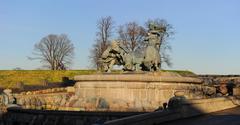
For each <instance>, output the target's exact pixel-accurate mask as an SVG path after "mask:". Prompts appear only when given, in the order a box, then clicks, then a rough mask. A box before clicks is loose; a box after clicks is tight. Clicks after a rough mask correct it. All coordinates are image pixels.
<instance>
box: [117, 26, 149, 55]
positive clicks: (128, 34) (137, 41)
mask: <svg viewBox="0 0 240 125" xmlns="http://www.w3.org/2000/svg"><path fill="white" fill-rule="evenodd" d="M118 35H119V39H120V40H121V41H122V42H123V45H124V46H125V47H126V48H127V49H129V50H130V51H136V50H138V49H141V48H142V47H143V46H144V43H143V41H144V36H145V35H146V31H145V29H144V28H143V27H142V26H139V25H138V24H137V23H136V22H129V23H126V24H125V25H120V26H119V29H118Z"/></svg>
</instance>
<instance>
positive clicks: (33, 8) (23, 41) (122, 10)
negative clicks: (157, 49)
mask: <svg viewBox="0 0 240 125" xmlns="http://www.w3.org/2000/svg"><path fill="white" fill-rule="evenodd" d="M104 16H112V17H113V20H114V21H115V25H116V26H118V25H120V24H124V23H126V22H129V21H137V22H138V23H139V24H143V23H144V22H145V21H146V20H147V19H149V18H151V19H154V18H161V19H166V20H167V21H168V22H169V23H170V24H172V25H173V26H174V28H175V31H176V34H175V36H174V38H173V39H170V41H169V42H170V44H171V46H172V52H171V58H172V62H173V67H171V68H167V69H181V70H191V71H193V72H196V73H204V74H206V73H207V74H212V73H215V74H240V1H239V0H85V1H83V0H0V43H1V44H0V57H1V59H0V69H13V68H16V67H20V68H22V69H36V68H39V67H41V64H40V63H39V62H38V61H30V60H28V59H27V57H28V56H31V55H32V54H31V53H32V50H33V46H34V44H35V43H36V42H39V41H40V39H41V38H42V37H44V36H46V35H48V34H61V33H65V34H68V36H69V38H70V39H71V40H72V42H73V43H74V45H75V48H76V49H75V53H76V54H75V59H74V62H73V63H74V64H73V66H72V69H86V68H88V67H89V65H90V64H89V59H88V56H89V49H90V48H91V47H92V44H93V43H94V40H95V38H96V37H95V34H96V22H97V20H98V19H99V18H100V17H104Z"/></svg>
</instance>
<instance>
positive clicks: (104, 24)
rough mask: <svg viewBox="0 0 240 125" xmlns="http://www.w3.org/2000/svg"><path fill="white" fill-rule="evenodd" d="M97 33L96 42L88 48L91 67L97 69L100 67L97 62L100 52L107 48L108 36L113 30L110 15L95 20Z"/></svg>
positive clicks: (109, 36)
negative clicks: (91, 47)
mask: <svg viewBox="0 0 240 125" xmlns="http://www.w3.org/2000/svg"><path fill="white" fill-rule="evenodd" d="M97 30H98V31H97V33H96V37H97V38H96V43H95V44H94V45H93V49H91V50H90V54H91V55H90V60H91V63H92V65H93V67H95V68H97V69H102V68H103V67H102V65H101V63H99V61H98V60H99V58H100V57H101V55H102V53H103V52H104V51H105V50H106V49H107V47H108V45H109V43H110V38H111V36H112V30H113V20H112V17H110V16H108V17H103V18H101V19H100V20H99V21H98V22H97Z"/></svg>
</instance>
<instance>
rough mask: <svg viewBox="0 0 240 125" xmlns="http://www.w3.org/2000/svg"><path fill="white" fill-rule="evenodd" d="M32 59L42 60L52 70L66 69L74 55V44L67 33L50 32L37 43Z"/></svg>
mask: <svg viewBox="0 0 240 125" xmlns="http://www.w3.org/2000/svg"><path fill="white" fill-rule="evenodd" d="M33 55H34V57H30V59H32V60H40V61H41V62H42V63H44V66H45V67H47V68H49V69H51V70H66V68H68V66H69V65H70V64H71V62H72V59H73V55H74V45H73V44H72V43H71V41H70V40H69V39H68V37H67V35H65V34H61V35H54V34H50V35H48V36H46V37H43V38H42V39H41V41H40V42H39V43H36V44H35V46H34V51H33Z"/></svg>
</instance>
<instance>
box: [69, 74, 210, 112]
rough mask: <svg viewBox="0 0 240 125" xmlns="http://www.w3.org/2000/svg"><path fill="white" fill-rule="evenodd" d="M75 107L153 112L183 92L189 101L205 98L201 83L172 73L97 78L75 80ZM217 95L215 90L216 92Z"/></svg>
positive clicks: (88, 77) (97, 75) (80, 76)
mask: <svg viewBox="0 0 240 125" xmlns="http://www.w3.org/2000/svg"><path fill="white" fill-rule="evenodd" d="M74 79H75V80H76V81H77V83H76V84H75V97H74V98H75V100H74V99H73V100H74V101H75V102H76V103H75V104H73V106H76V107H82V108H84V109H85V110H109V111H140V112H141V111H144V112H146V111H154V110H156V109H157V108H159V107H161V106H162V105H163V103H167V102H168V100H169V99H170V98H171V97H173V96H174V93H175V92H176V91H182V92H184V96H185V97H186V98H187V99H194V98H204V96H205V93H204V92H205V91H208V90H211V89H214V88H210V87H207V86H203V85H202V80H200V79H198V78H192V77H182V76H179V75H176V74H173V75H172V74H169V73H146V74H94V75H79V76H76V77H75V78H74ZM213 91H214V90H213Z"/></svg>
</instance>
